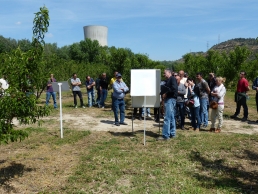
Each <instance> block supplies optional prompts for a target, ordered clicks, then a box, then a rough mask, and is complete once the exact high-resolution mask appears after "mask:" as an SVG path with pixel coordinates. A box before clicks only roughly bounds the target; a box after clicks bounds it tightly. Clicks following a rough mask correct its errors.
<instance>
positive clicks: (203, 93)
mask: <svg viewBox="0 0 258 194" xmlns="http://www.w3.org/2000/svg"><path fill="white" fill-rule="evenodd" d="M196 79H197V82H198V84H197V86H198V87H199V89H200V97H199V99H200V118H201V125H202V127H203V128H206V127H207V126H208V118H209V115H208V110H207V107H208V104H209V94H210V87H209V85H208V83H207V82H206V81H205V80H204V79H203V78H202V73H200V72H199V73H197V74H196Z"/></svg>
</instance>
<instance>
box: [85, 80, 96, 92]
mask: <svg viewBox="0 0 258 194" xmlns="http://www.w3.org/2000/svg"><path fill="white" fill-rule="evenodd" d="M93 82H94V80H93V79H92V78H90V81H88V80H86V81H85V85H86V88H87V87H88V86H90V85H91V84H92V83H93ZM93 88H94V87H93V86H92V87H91V88H90V89H88V88H87V91H93Z"/></svg>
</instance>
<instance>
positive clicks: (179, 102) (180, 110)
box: [175, 75, 186, 130]
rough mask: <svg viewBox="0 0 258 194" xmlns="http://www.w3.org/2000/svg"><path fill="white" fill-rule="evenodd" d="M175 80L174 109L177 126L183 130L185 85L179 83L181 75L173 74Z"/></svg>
mask: <svg viewBox="0 0 258 194" xmlns="http://www.w3.org/2000/svg"><path fill="white" fill-rule="evenodd" d="M175 78H176V80H177V87H178V95H177V99H176V111H177V114H176V115H177V119H178V121H179V123H178V125H179V127H180V128H181V129H182V130H184V129H185V127H184V126H185V100H184V95H185V93H186V89H185V85H184V84H182V83H181V80H182V79H181V77H180V76H179V75H176V76H175Z"/></svg>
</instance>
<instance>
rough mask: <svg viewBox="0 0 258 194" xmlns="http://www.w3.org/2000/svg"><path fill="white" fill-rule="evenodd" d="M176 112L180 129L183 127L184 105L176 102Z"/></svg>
mask: <svg viewBox="0 0 258 194" xmlns="http://www.w3.org/2000/svg"><path fill="white" fill-rule="evenodd" d="M176 111H177V114H176V115H177V117H178V119H179V120H180V128H182V127H184V125H185V103H184V102H177V103H176Z"/></svg>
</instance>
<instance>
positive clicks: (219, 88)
mask: <svg viewBox="0 0 258 194" xmlns="http://www.w3.org/2000/svg"><path fill="white" fill-rule="evenodd" d="M225 81H226V78H222V77H217V78H216V86H215V87H214V89H213V90H212V91H211V96H213V101H216V102H217V103H218V108H216V109H212V110H211V128H210V132H215V133H220V131H221V127H222V123H223V110H224V96H225V94H226V88H225V86H224V85H223V83H224V82H225ZM217 117H218V120H219V123H218V127H217V129H215V124H216V118H217Z"/></svg>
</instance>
